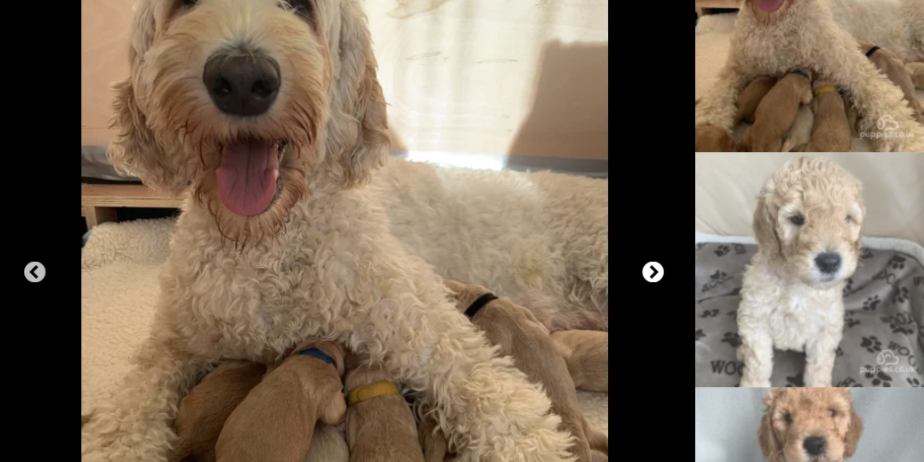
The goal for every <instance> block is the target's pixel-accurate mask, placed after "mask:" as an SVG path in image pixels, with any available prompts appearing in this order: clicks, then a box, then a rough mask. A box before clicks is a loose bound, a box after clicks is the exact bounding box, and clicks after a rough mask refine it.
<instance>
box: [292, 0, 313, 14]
mask: <svg viewBox="0 0 924 462" xmlns="http://www.w3.org/2000/svg"><path fill="white" fill-rule="evenodd" d="M289 5H290V6H292V12H293V13H295V14H297V15H299V16H306V17H311V16H312V15H313V14H314V4H313V3H312V0H289Z"/></svg>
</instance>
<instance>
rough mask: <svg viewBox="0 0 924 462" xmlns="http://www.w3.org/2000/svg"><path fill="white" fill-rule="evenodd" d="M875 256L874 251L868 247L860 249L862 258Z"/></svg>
mask: <svg viewBox="0 0 924 462" xmlns="http://www.w3.org/2000/svg"><path fill="white" fill-rule="evenodd" d="M870 258H873V252H872V251H871V250H869V249H868V248H866V247H863V248H862V249H860V260H867V259H870Z"/></svg>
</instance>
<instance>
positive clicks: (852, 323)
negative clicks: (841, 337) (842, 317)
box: [847, 318, 860, 329]
mask: <svg viewBox="0 0 924 462" xmlns="http://www.w3.org/2000/svg"><path fill="white" fill-rule="evenodd" d="M858 325H860V320H858V319H854V318H847V328H848V329H850V328H852V327H853V326H858Z"/></svg>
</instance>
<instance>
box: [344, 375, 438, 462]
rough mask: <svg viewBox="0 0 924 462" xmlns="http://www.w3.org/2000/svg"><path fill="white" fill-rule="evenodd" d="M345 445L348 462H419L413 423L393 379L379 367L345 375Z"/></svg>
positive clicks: (418, 446)
mask: <svg viewBox="0 0 924 462" xmlns="http://www.w3.org/2000/svg"><path fill="white" fill-rule="evenodd" d="M346 389H347V391H348V395H347V402H348V404H349V407H347V412H346V429H347V444H348V445H349V447H350V462H423V461H424V456H423V452H422V451H421V449H420V443H419V442H418V439H417V424H416V423H415V422H414V414H413V413H412V412H411V408H410V406H408V404H407V401H405V400H404V397H403V396H401V393H400V392H399V391H398V387H397V385H396V384H395V381H394V377H392V376H391V375H390V374H388V373H387V372H385V371H384V370H383V369H382V367H381V366H379V365H372V364H362V365H360V366H359V367H357V368H356V369H353V370H351V371H348V372H347V375H346Z"/></svg>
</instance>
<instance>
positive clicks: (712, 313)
mask: <svg viewBox="0 0 924 462" xmlns="http://www.w3.org/2000/svg"><path fill="white" fill-rule="evenodd" d="M718 315H719V310H715V309H714V310H706V311H703V314H701V315H700V316H699V317H701V318H703V319H706V318H714V317H716V316H718Z"/></svg>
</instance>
